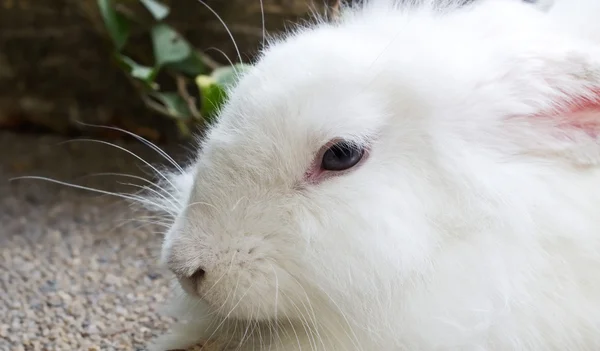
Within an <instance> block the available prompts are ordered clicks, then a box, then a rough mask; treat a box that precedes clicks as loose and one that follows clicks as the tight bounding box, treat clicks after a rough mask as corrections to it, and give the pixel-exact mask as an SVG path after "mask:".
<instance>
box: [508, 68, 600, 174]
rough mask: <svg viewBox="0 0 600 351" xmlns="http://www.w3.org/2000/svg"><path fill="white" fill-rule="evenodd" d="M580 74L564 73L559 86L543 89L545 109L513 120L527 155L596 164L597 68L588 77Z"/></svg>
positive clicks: (599, 142)
mask: <svg viewBox="0 0 600 351" xmlns="http://www.w3.org/2000/svg"><path fill="white" fill-rule="evenodd" d="M569 66H571V65H569ZM588 68H589V67H588ZM584 71H585V70H579V71H577V72H564V73H565V77H567V78H566V79H558V80H557V81H556V84H558V85H560V86H552V84H551V83H550V85H549V86H548V87H546V88H547V89H548V90H547V91H546V93H549V96H548V95H546V99H547V100H546V101H549V103H548V104H544V105H545V107H543V108H541V110H540V111H538V112H535V113H532V114H529V115H527V116H519V117H516V118H515V119H516V120H519V121H520V122H521V123H518V124H517V125H518V128H519V129H520V131H519V132H518V133H517V134H518V135H520V141H521V143H524V144H525V145H526V146H527V149H528V151H529V152H531V153H536V154H541V155H544V156H546V157H550V156H559V157H562V158H566V159H567V160H568V161H569V162H570V163H573V164H577V165H580V166H581V165H584V166H592V165H600V65H598V67H597V72H592V74H589V73H590V72H589V71H586V72H584ZM586 74H587V75H586ZM546 82H548V80H546Z"/></svg>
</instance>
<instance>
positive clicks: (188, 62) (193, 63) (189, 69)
mask: <svg viewBox="0 0 600 351" xmlns="http://www.w3.org/2000/svg"><path fill="white" fill-rule="evenodd" d="M167 66H168V67H169V68H172V69H174V70H177V71H179V72H181V73H184V74H187V75H189V76H193V77H195V76H197V75H200V74H204V73H205V72H206V67H205V66H204V61H202V58H201V57H200V56H199V55H198V54H197V53H195V52H192V54H191V55H190V56H188V58H186V59H185V60H183V61H179V62H174V63H170V64H168V65H167Z"/></svg>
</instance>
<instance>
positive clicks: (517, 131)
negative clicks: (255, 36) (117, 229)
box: [151, 0, 600, 351]
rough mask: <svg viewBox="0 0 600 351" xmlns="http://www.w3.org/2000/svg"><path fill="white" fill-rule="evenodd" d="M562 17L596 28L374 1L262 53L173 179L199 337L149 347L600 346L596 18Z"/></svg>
mask: <svg viewBox="0 0 600 351" xmlns="http://www.w3.org/2000/svg"><path fill="white" fill-rule="evenodd" d="M564 1H569V0H564ZM570 3H571V4H572V6H577V5H576V4H579V5H581V6H584V5H585V6H588V7H587V9H588V10H587V11H579V12H580V13H581V14H586V16H587V18H592V19H594V21H592V22H586V23H582V21H580V20H579V19H581V18H583V17H586V16H582V17H574V16H568V15H564V16H563V15H561V13H557V12H555V8H554V7H552V8H545V9H544V11H539V10H537V9H535V8H534V7H532V6H531V5H527V4H523V3H520V2H517V1H508V0H506V1H501V0H489V1H477V2H474V3H473V4H470V5H465V6H460V7H459V6H454V5H456V4H457V2H456V3H454V5H453V3H452V2H447V3H446V4H444V5H440V4H437V5H432V4H431V3H428V2H422V3H421V4H420V5H417V6H411V5H400V4H399V3H396V4H394V1H391V0H386V1H382V0H371V1H368V2H367V3H365V4H363V5H360V6H354V7H348V8H345V9H343V12H342V15H341V17H340V19H339V20H338V21H334V22H333V23H327V22H326V21H318V22H317V23H315V24H314V25H312V26H305V27H302V28H299V29H297V30H296V31H295V32H293V33H291V34H289V35H287V36H285V38H282V39H279V40H274V41H273V42H272V43H270V45H269V46H268V47H267V48H266V49H265V50H264V52H263V54H262V55H261V57H260V59H259V60H258V62H256V64H255V65H254V67H253V68H252V69H251V70H250V71H248V72H246V73H244V74H243V75H242V76H241V80H240V81H239V83H238V84H237V86H236V87H234V88H233V89H232V91H231V93H230V94H231V95H230V96H231V98H230V99H229V101H228V103H227V104H226V106H225V107H224V108H223V109H222V111H221V114H220V118H219V120H218V122H217V123H216V124H215V125H213V126H212V127H211V128H210V130H209V132H208V134H207V136H206V138H205V139H204V140H203V141H202V147H201V148H200V151H199V152H198V155H197V158H196V161H195V162H194V163H193V164H192V165H191V166H190V168H189V169H188V170H187V173H185V174H184V175H180V176H176V177H174V178H173V180H172V182H173V183H175V184H174V185H175V188H179V189H178V190H174V194H175V193H176V194H179V195H180V198H179V200H180V202H181V206H176V208H174V209H173V211H174V212H176V216H175V219H174V223H173V226H172V228H171V229H170V230H169V231H168V233H167V234H166V236H165V240H164V244H163V250H162V260H163V262H164V263H165V265H166V266H168V267H169V268H170V269H171V270H172V271H173V272H174V273H175V275H176V276H177V277H178V278H179V281H180V284H178V285H175V286H174V288H175V290H176V297H175V298H174V299H173V301H171V306H170V307H169V308H170V312H171V313H173V314H175V315H177V316H179V317H182V318H184V319H185V320H187V322H186V323H183V322H182V324H177V325H175V326H174V330H173V332H172V334H169V335H167V336H164V337H163V338H161V339H159V340H157V341H156V343H155V344H154V345H153V346H152V347H151V350H166V349H169V348H182V347H186V346H189V345H191V344H193V343H195V342H199V341H203V340H207V339H211V340H214V342H216V343H217V344H219V343H220V347H225V348H228V349H239V350H245V351H246V350H278V351H292V350H320V351H337V350H366V351H379V350H383V351H396V350H408V351H420V350H423V351H429V350H466V351H471V350H478V351H479V350H557V351H559V350H560V351H568V350H577V351H586V350H590V351H591V350H594V351H597V350H600V45H598V44H599V43H600V41H598V42H595V41H594V39H593V37H594V36H593V35H591V36H586V35H587V34H591V33H594V31H590V30H589V29H590V28H593V26H595V28H596V29H598V30H600V21H595V19H596V18H598V17H597V16H600V7H599V6H597V4H598V2H596V0H594V1H590V0H585V1H581V2H579V3H577V2H576V1H570ZM413 5H414V4H413ZM555 6H558V5H557V4H555ZM562 6H566V5H565V4H562V5H561V7H562ZM590 11H596V12H595V13H594V14H593V16H592V15H591V14H590ZM573 13H575V11H574V12H573ZM563 14H565V13H563ZM584 27H585V28H586V29H585V30H579V29H581V28H584ZM584 34H586V35H584Z"/></svg>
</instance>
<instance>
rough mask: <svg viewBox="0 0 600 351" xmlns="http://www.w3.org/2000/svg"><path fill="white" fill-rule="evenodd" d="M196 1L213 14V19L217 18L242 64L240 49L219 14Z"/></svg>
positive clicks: (201, 2)
mask: <svg viewBox="0 0 600 351" xmlns="http://www.w3.org/2000/svg"><path fill="white" fill-rule="evenodd" d="M196 1H198V2H199V3H200V4H202V5H203V6H204V7H206V8H207V9H208V10H209V11H210V12H212V13H213V15H215V17H217V19H218V20H219V22H221V24H222V25H223V27H225V30H226V31H227V34H229V37H230V38H231V42H232V43H233V46H234V48H235V52H236V53H237V55H238V59H239V60H240V63H243V61H244V60H242V55H241V54H240V49H239V48H238V45H237V43H236V42H235V39H234V38H233V34H231V31H230V30H229V27H227V24H226V23H225V21H223V19H222V18H221V16H219V14H218V13H217V12H216V11H215V10H213V9H212V7H210V6H208V4H206V3H205V2H204V1H203V0H196Z"/></svg>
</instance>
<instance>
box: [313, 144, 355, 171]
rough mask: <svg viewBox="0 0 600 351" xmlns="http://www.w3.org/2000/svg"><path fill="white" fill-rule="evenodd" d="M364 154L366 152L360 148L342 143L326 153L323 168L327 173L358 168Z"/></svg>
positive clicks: (322, 163) (322, 162)
mask: <svg viewBox="0 0 600 351" xmlns="http://www.w3.org/2000/svg"><path fill="white" fill-rule="evenodd" d="M364 154H365V151H364V149H362V148H361V147H360V146H357V145H354V144H351V143H348V142H346V141H340V142H338V143H335V144H333V145H332V146H331V147H330V148H329V149H327V150H326V151H325V153H324V154H323V160H322V161H321V168H322V169H324V170H327V171H344V170H347V169H349V168H352V167H354V166H356V164H358V162H360V160H361V159H362V157H363V155H364Z"/></svg>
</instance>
